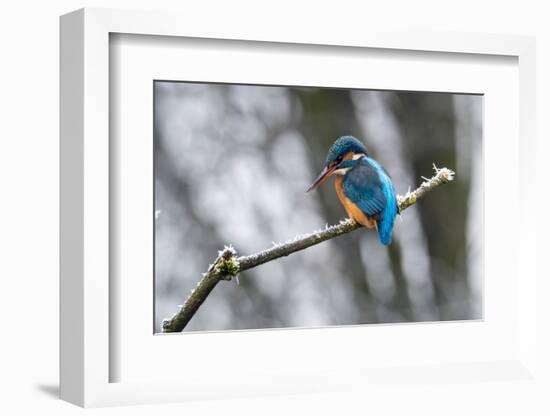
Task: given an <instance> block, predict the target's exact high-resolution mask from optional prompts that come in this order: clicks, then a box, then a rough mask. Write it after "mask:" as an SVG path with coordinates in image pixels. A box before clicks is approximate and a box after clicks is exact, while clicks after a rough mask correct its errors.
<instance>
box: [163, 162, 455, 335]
mask: <svg viewBox="0 0 550 416" xmlns="http://www.w3.org/2000/svg"><path fill="white" fill-rule="evenodd" d="M433 167H434V170H435V175H434V176H433V177H432V178H430V179H426V180H425V181H424V182H423V183H422V184H421V185H420V186H419V187H418V188H417V189H415V190H414V191H412V192H411V191H408V192H407V193H406V194H405V195H404V196H402V195H398V196H397V203H398V205H399V212H403V211H404V210H405V209H407V208H408V207H410V206H411V205H414V204H415V203H416V202H417V201H418V200H419V199H420V198H422V197H423V196H424V195H426V193H428V192H429V191H431V190H432V189H434V188H435V187H437V186H439V185H441V184H444V183H447V182H450V181H452V180H453V178H454V174H455V173H454V172H453V171H452V170H450V169H447V168H441V169H438V168H437V167H436V166H435V165H433ZM358 228H361V225H359V224H357V223H356V222H355V221H353V220H350V219H346V220H342V221H340V223H339V224H336V225H331V226H327V227H325V228H324V229H321V230H317V231H314V232H312V233H309V234H304V235H297V236H296V237H294V238H293V239H292V240H288V241H286V242H284V243H277V244H274V246H273V247H271V248H269V249H267V250H263V251H260V252H258V253H255V254H251V255H249V256H241V257H237V252H236V251H235V249H234V248H233V247H231V246H226V247H224V249H223V250H221V251H219V252H218V257H217V258H216V260H215V261H214V262H213V263H212V264H211V265H210V266H209V267H208V270H207V272H206V273H204V274H203V275H202V279H201V280H200V281H199V283H198V284H197V287H195V289H193V290H192V291H191V294H190V295H189V297H188V298H187V300H186V301H185V303H184V304H183V305H182V306H181V308H180V310H179V311H178V312H176V313H175V314H174V316H173V317H172V318H170V319H165V320H164V321H163V322H162V331H163V332H181V331H182V330H183V329H184V328H185V327H186V325H187V324H188V323H189V321H190V320H191V318H192V317H193V316H194V315H195V313H196V312H197V310H198V309H199V307H200V306H201V305H202V303H203V302H204V301H205V300H206V298H207V297H208V295H209V294H210V292H211V291H212V289H214V287H216V285H217V284H218V282H220V281H221V280H231V278H233V277H236V276H237V275H238V274H239V273H240V272H243V271H245V270H248V269H251V268H253V267H256V266H259V265H261V264H264V263H267V262H269V261H272V260H275V259H278V258H279V257H285V256H288V255H289V254H292V253H295V252H297V251H300V250H304V249H306V248H308V247H311V246H314V245H316V244H319V243H322V242H323V241H326V240H330V239H332V238H335V237H339V236H341V235H344V234H347V233H349V232H351V231H354V230H356V229H358Z"/></svg>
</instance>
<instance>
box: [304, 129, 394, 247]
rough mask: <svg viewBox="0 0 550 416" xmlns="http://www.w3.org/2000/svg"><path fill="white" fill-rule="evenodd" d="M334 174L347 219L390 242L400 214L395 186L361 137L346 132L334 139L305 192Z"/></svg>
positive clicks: (381, 240)
mask: <svg viewBox="0 0 550 416" xmlns="http://www.w3.org/2000/svg"><path fill="white" fill-rule="evenodd" d="M333 175H335V176H336V179H335V182H334V185H335V188H336V194H337V195H338V199H339V200H340V202H341V203H342V205H343V206H344V209H345V210H346V213H347V214H348V216H349V217H350V219H352V220H353V221H355V222H357V223H359V224H361V225H363V226H364V227H367V228H369V229H372V228H374V229H376V230H377V231H378V236H379V239H380V242H381V243H382V244H383V245H385V246H387V245H389V244H391V241H392V232H393V225H394V222H395V218H396V216H397V215H398V214H399V205H398V203H397V197H396V194H395V187H394V185H393V182H392V180H391V178H390V176H389V175H388V173H387V172H386V171H385V170H384V168H383V167H382V166H381V165H380V164H379V163H378V162H377V161H376V160H374V159H372V158H371V157H369V154H368V152H367V148H366V147H365V145H364V144H363V143H362V142H361V141H359V140H358V139H356V138H355V137H353V136H349V135H348V136H342V137H339V138H338V139H336V141H335V142H334V143H333V144H332V145H331V146H330V148H329V150H328V154H327V157H326V159H325V164H324V167H323V170H322V171H321V173H320V174H319V175H318V176H317V178H316V179H315V180H314V181H313V183H312V184H311V186H310V187H309V188H308V189H307V192H309V191H312V190H314V189H316V188H317V187H318V186H320V185H321V184H323V183H324V182H326V180H327V179H328V178H329V177H330V176H333Z"/></svg>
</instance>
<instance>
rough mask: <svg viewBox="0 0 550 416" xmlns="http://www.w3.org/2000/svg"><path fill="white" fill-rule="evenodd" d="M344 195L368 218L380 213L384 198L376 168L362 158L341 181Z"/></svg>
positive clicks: (384, 203) (382, 208)
mask: <svg viewBox="0 0 550 416" xmlns="http://www.w3.org/2000/svg"><path fill="white" fill-rule="evenodd" d="M342 185H343V188H344V193H345V195H346V196H347V197H348V198H349V199H350V200H351V201H352V202H353V203H354V204H355V205H357V206H358V207H359V208H360V209H361V211H363V212H364V213H365V214H367V215H369V216H371V217H372V216H374V215H376V214H379V213H380V212H382V211H383V210H384V208H385V206H386V197H385V196H384V192H383V190H382V183H381V181H380V177H379V175H378V172H377V171H376V167H375V166H373V165H371V164H370V163H369V161H368V160H367V159H366V158H362V159H360V160H359V163H357V164H356V165H355V166H354V167H353V168H352V169H350V171H349V172H348V173H347V174H346V176H345V177H344V181H343V184H342Z"/></svg>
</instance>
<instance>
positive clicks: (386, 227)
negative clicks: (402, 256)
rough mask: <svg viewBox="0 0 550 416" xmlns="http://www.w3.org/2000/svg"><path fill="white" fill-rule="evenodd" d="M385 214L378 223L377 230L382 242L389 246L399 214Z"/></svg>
mask: <svg viewBox="0 0 550 416" xmlns="http://www.w3.org/2000/svg"><path fill="white" fill-rule="evenodd" d="M384 214H385V215H384V216H383V217H382V219H380V220H378V221H376V225H377V227H376V228H377V229H378V237H379V238H380V242H381V243H382V244H384V245H385V246H387V245H389V244H390V243H391V240H392V232H393V223H394V222H395V217H396V215H397V212H385V213H384Z"/></svg>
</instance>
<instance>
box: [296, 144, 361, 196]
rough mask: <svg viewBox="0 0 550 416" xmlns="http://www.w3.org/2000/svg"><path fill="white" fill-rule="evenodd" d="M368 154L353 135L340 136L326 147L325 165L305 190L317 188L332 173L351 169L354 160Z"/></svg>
mask: <svg viewBox="0 0 550 416" xmlns="http://www.w3.org/2000/svg"><path fill="white" fill-rule="evenodd" d="M363 156H368V154H367V148H366V147H365V145H364V144H363V143H361V142H360V141H359V140H357V139H356V138H355V137H353V136H342V137H339V138H338V139H336V141H335V142H334V143H333V144H332V146H330V149H328V154H327V158H326V160H325V166H324V168H323V170H322V171H321V173H320V174H319V176H317V178H316V179H315V180H314V181H313V183H312V184H311V186H310V187H309V188H308V190H307V192H309V191H311V190H313V189H315V188H317V187H318V186H319V185H321V184H322V183H324V182H325V181H326V180H327V179H328V178H329V176H331V175H333V174H342V175H343V174H344V173H346V171H347V170H348V169H351V167H352V166H353V163H354V161H355V160H357V159H359V158H361V157H363Z"/></svg>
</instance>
